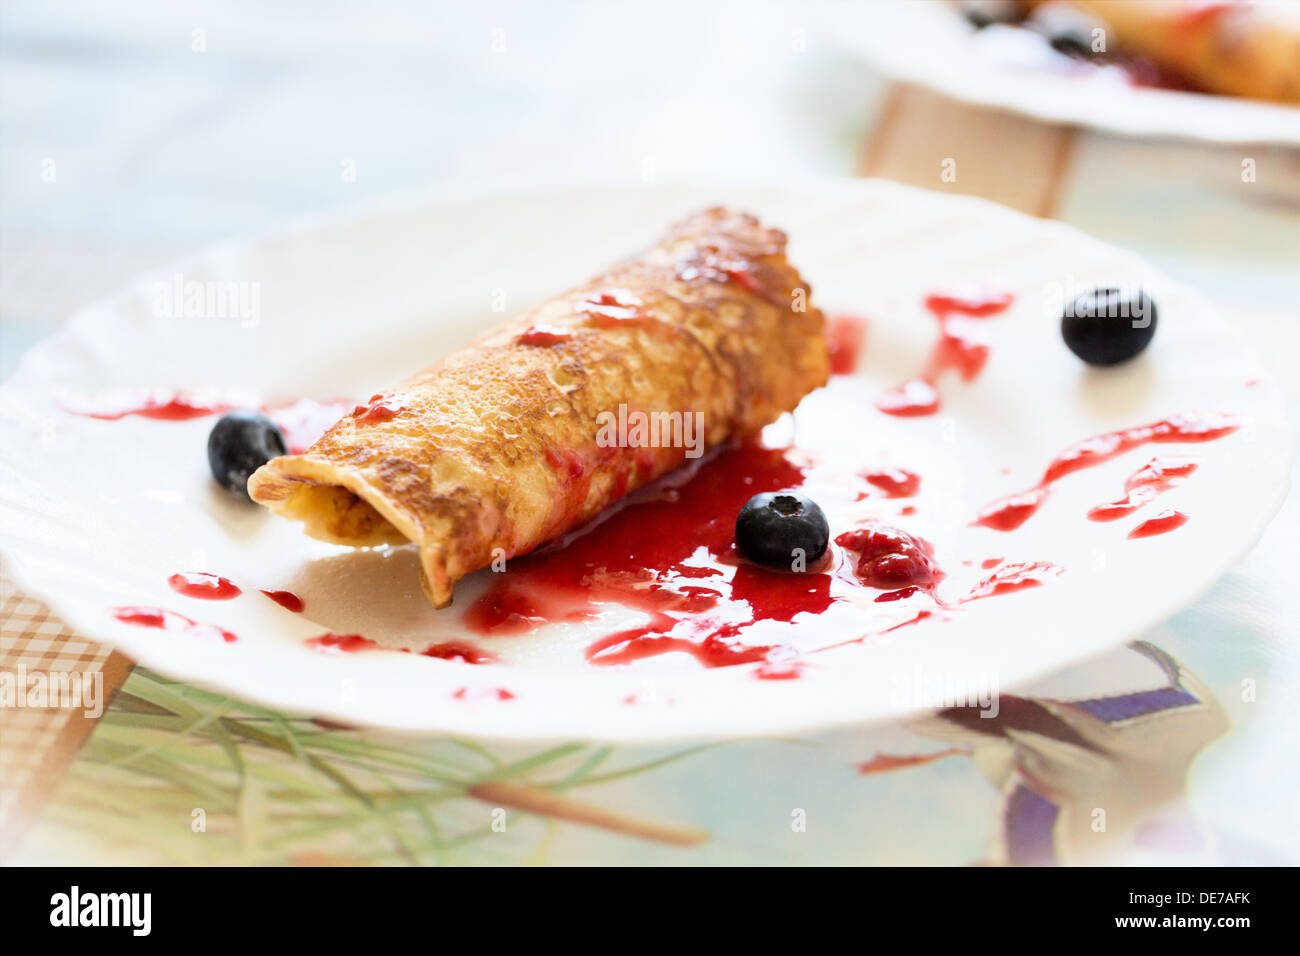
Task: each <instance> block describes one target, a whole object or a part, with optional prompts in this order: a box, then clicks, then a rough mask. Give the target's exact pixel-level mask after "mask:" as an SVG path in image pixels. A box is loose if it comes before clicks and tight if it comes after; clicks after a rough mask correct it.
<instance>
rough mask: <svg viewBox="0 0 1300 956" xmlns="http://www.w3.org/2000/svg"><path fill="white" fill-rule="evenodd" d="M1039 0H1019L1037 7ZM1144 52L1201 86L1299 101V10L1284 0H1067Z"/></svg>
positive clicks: (1125, 46)
mask: <svg viewBox="0 0 1300 956" xmlns="http://www.w3.org/2000/svg"><path fill="white" fill-rule="evenodd" d="M1039 5H1041V0H1021V6H1022V7H1025V8H1032V7H1035V6H1039ZM1069 5H1070V6H1073V7H1075V8H1077V9H1079V10H1082V11H1085V12H1087V13H1089V14H1091V15H1092V16H1094V17H1098V18H1100V19H1101V20H1103V21H1105V23H1106V24H1107V25H1108V26H1109V27H1110V28H1111V30H1112V31H1114V37H1113V38H1112V41H1113V43H1114V45H1115V46H1116V48H1118V49H1121V50H1127V51H1130V52H1133V53H1138V54H1141V55H1142V56H1145V57H1147V58H1148V59H1150V60H1151V61H1152V62H1153V63H1155V64H1156V65H1157V66H1160V67H1161V68H1163V69H1165V70H1168V71H1170V72H1171V73H1173V74H1175V75H1178V76H1182V77H1184V78H1186V79H1187V80H1190V81H1191V82H1193V83H1195V84H1196V85H1197V86H1199V87H1200V88H1201V89H1204V90H1207V91H1209V92H1211V93H1222V94H1226V95H1229V96H1244V97H1250V98H1253V99H1261V100H1274V101H1277V102H1282V103H1300V11H1298V10H1297V8H1296V7H1295V6H1293V5H1288V4H1285V3H1276V2H1274V3H1244V2H1234V3H1227V2H1219V3H1211V2H1206V0H1069Z"/></svg>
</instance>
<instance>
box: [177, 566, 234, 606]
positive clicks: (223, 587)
mask: <svg viewBox="0 0 1300 956" xmlns="http://www.w3.org/2000/svg"><path fill="white" fill-rule="evenodd" d="M167 583H168V584H169V585H170V586H171V589H172V590H173V591H175V592H176V593H177V594H183V595H185V596H186V597H192V598H199V599H201V600H204V601H229V600H230V599H231V598H237V597H239V595H241V594H243V593H244V592H243V591H241V590H240V589H239V588H238V587H237V586H236V585H235V583H234V582H233V581H229V580H227V579H226V578H223V577H220V576H218V575H216V574H208V573H207V572H205V571H182V572H181V573H179V574H173V575H172V576H171V577H169V578H168V579H167Z"/></svg>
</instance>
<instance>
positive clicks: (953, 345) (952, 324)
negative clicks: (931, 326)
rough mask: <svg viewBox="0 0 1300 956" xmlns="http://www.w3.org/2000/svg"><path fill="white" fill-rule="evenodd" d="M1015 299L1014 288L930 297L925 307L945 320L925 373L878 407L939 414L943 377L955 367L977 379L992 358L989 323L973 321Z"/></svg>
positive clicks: (887, 394) (883, 398)
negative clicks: (988, 332) (987, 331)
mask: <svg viewBox="0 0 1300 956" xmlns="http://www.w3.org/2000/svg"><path fill="white" fill-rule="evenodd" d="M1013 301H1015V297H1014V296H1013V295H1012V294H1011V293H1010V292H991V293H987V294H982V295H972V296H960V295H930V296H926V299H925V307H926V309H928V310H929V312H930V314H931V315H933V316H934V317H935V319H937V320H938V322H939V339H938V341H937V342H936V343H935V345H934V349H933V350H932V351H931V353H930V358H929V359H928V360H927V361H926V363H925V366H924V367H923V368H922V369H921V371H920V373H919V374H918V375H916V376H914V377H913V378H911V379H910V380H908V381H906V382H904V383H903V384H902V385H900V386H898V387H897V388H895V389H892V390H891V391H888V392H885V393H884V394H883V395H881V396H880V397H879V398H877V399H876V407H877V408H878V409H880V410H881V411H882V412H885V413H886V414H888V415H897V416H901V417H918V416H922V415H933V414H934V413H935V412H937V411H938V410H939V408H940V406H941V404H942V403H941V400H940V397H939V390H938V388H937V386H938V382H939V378H940V376H942V375H944V374H945V373H947V372H950V371H952V372H956V373H957V374H959V375H960V376H961V377H962V379H963V380H965V381H967V382H973V381H974V380H975V379H976V378H977V377H978V376H979V373H980V372H981V371H983V369H984V366H985V364H986V363H987V362H988V358H989V345H988V340H987V338H986V335H985V330H984V327H983V323H982V322H977V321H973V320H976V319H986V318H988V317H990V316H993V315H997V314H999V313H1001V312H1004V311H1006V309H1007V308H1008V307H1009V306H1010V305H1011V303H1012V302H1013Z"/></svg>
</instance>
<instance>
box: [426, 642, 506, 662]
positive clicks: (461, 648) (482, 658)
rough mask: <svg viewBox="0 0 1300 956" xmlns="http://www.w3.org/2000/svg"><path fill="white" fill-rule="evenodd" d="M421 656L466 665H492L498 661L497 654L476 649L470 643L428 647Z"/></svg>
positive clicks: (451, 643)
mask: <svg viewBox="0 0 1300 956" xmlns="http://www.w3.org/2000/svg"><path fill="white" fill-rule="evenodd" d="M420 655H421V656H422V657H436V658H438V659H439V660H444V661H461V662H463V663H466V664H491V663H493V662H495V661H496V659H497V656H496V655H495V654H490V653H488V652H487V651H485V650H482V649H481V648H478V647H475V646H474V645H473V644H471V643H470V642H469V641H443V642H442V643H441V644H433V645H431V646H430V647H426V648H425V649H424V650H422V651H420Z"/></svg>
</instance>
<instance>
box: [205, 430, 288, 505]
mask: <svg viewBox="0 0 1300 956" xmlns="http://www.w3.org/2000/svg"><path fill="white" fill-rule="evenodd" d="M286 451H287V449H286V448H285V445H284V434H283V433H282V432H281V431H280V427H279V426H278V425H276V423H275V422H273V421H271V419H269V418H267V417H266V416H265V415H263V414H262V413H261V412H254V411H248V410H239V411H234V412H227V413H226V414H225V415H222V416H221V418H220V419H219V420H218V421H217V423H216V424H215V425H213V426H212V433H211V434H210V435H208V467H210V468H211V469H212V477H213V478H215V479H217V483H218V484H219V485H221V487H223V488H225V489H226V490H227V491H231V492H233V493H235V494H237V495H239V496H240V497H242V498H244V499H246V500H247V499H248V476H249V475H251V474H252V473H253V472H255V471H257V469H259V468H261V467H262V466H263V465H265V464H266V463H267V462H268V461H270V460H271V459H272V458H275V457H276V456H277V455H283V454H285V452H286Z"/></svg>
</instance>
